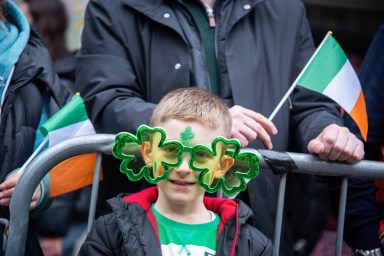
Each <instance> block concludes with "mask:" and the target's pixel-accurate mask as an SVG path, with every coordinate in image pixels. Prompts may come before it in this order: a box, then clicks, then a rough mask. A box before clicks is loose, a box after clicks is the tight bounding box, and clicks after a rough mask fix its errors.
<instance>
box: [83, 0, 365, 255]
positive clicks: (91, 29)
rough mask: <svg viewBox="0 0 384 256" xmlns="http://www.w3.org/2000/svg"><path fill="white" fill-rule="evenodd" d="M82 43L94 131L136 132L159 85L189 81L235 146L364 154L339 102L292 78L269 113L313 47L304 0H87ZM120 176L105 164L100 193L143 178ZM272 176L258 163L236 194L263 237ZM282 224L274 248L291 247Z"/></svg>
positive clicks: (273, 197) (351, 156)
mask: <svg viewBox="0 0 384 256" xmlns="http://www.w3.org/2000/svg"><path fill="white" fill-rule="evenodd" d="M81 45H82V47H81V49H80V51H79V54H78V65H77V71H76V85H77V86H79V90H80V92H81V93H82V95H83V97H84V100H85V104H86V106H87V110H88V111H89V115H90V118H91V120H92V122H93V123H94V125H95V129H96V131H97V132H101V133H117V132H120V131H123V130H127V131H130V132H132V131H135V130H136V129H137V128H138V127H139V125H141V124H143V123H148V122H149V118H150V116H151V115H152V112H153V109H154V108H155V107H156V104H157V103H158V102H159V101H160V99H161V98H162V97H163V96H164V95H165V94H166V93H168V92H170V91H172V90H175V89H177V88H179V87H180V86H196V87H201V88H207V89H209V90H211V91H212V92H214V93H215V94H217V95H218V96H219V97H220V98H222V99H223V100H224V101H225V102H226V103H227V105H228V107H229V109H230V113H231V116H232V118H233V126H232V132H231V136H232V137H235V138H238V139H239V140H240V141H241V143H242V145H243V146H248V147H252V148H257V149H265V148H267V149H271V148H272V146H273V149H274V150H277V151H287V150H290V151H297V152H310V153H313V154H316V155H318V156H319V157H321V158H322V159H329V160H336V161H347V162H354V161H357V160H360V159H361V158H362V157H363V155H364V149H363V146H362V142H361V141H359V140H357V138H356V137H355V136H354V135H353V134H351V133H350V132H349V131H348V129H346V128H345V127H342V125H343V121H342V119H341V117H340V113H339V109H338V106H337V105H336V104H335V103H334V102H332V101H331V100H330V99H327V98H326V97H325V96H323V95H320V94H318V93H314V92H311V91H308V90H306V89H304V88H301V87H297V88H296V89H295V90H294V91H293V93H292V94H291V96H290V98H289V99H288V101H287V102H286V103H285V104H284V105H283V107H282V108H281V109H280V111H279V112H278V113H277V115H276V116H275V117H274V119H273V123H272V122H271V121H270V120H268V118H267V117H268V116H269V115H271V113H272V112H273V110H274V109H275V107H276V106H277V104H278V103H279V101H280V100H281V98H282V97H283V95H284V94H285V93H286V92H287V91H288V88H289V87H290V86H291V83H293V81H294V80H295V78H296V76H297V75H298V73H299V71H300V70H301V69H302V68H303V67H304V65H305V64H306V62H307V61H308V60H309V58H310V56H311V54H312V53H313V52H314V50H315V47H314V43H313V40H312V35H311V32H310V28H309V24H308V21H307V19H306V16H305V9H304V6H303V3H302V1H299V0H247V1H226V0H217V1H208V0H204V1H197V0H194V1H186V0H185V1H184V0H175V1H163V0H154V1H139V0H116V1H108V0H93V1H90V2H89V3H88V6H87V10H86V15H85V24H84V29H83V34H82V43H81ZM127 109H128V110H129V111H127ZM277 131H279V132H278V133H277ZM272 135H273V136H272ZM256 138H257V139H258V140H255V139H256ZM117 169H118V164H117V162H116V161H115V160H114V159H113V158H112V157H109V158H108V157H106V158H104V159H103V170H117ZM120 175H121V174H119V172H116V171H115V172H113V171H108V172H104V173H103V178H104V180H103V182H102V183H101V184H100V190H99V191H100V193H99V197H98V198H99V202H104V201H105V200H106V199H107V198H110V197H112V196H115V195H117V194H118V193H119V191H127V192H134V191H138V190H139V189H142V188H143V187H146V186H148V185H147V184H146V183H141V184H140V183H136V184H135V183H129V182H127V181H124V179H122V178H121V177H120ZM278 184H279V176H278V175H274V174H273V173H272V172H271V171H263V172H261V175H260V177H259V178H258V179H254V180H251V181H250V184H249V185H248V189H247V191H246V192H243V193H241V194H240V195H239V197H240V198H242V199H243V200H244V201H245V202H246V203H247V204H248V205H249V206H251V208H252V210H253V211H254V214H255V218H253V225H254V226H255V227H257V228H258V229H260V230H261V231H262V232H263V233H264V234H265V235H266V236H267V237H269V238H272V237H273V234H274V222H275V216H276V204H277V197H278ZM289 200H290V195H287V201H288V202H287V204H289ZM259 207H263V209H264V210H263V211H257V209H259ZM98 209H99V211H100V212H102V210H103V209H104V208H103V206H102V204H99V207H98ZM292 210H294V209H292ZM292 214H294V213H292ZM284 223H285V225H284V226H285V230H283V237H282V250H283V252H284V253H282V254H284V255H289V254H292V253H293V250H292V246H291V245H292V243H291V240H292V239H291V232H290V230H289V221H285V222H284Z"/></svg>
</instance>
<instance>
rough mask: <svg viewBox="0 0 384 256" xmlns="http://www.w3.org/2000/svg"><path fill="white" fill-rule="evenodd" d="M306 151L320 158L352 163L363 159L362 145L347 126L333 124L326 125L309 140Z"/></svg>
mask: <svg viewBox="0 0 384 256" xmlns="http://www.w3.org/2000/svg"><path fill="white" fill-rule="evenodd" d="M308 151H309V152H310V153H313V154H317V155H318V156H319V157H320V158H321V159H324V160H331V161H346V162H348V163H354V162H356V161H359V160H361V159H363V157H364V146H363V143H362V142H361V141H360V140H359V139H357V137H356V136H355V135H354V134H352V133H351V132H350V131H349V130H348V129H347V128H345V127H341V126H338V125H335V124H332V125H329V126H327V127H326V128H325V129H324V130H323V131H322V132H321V133H320V134H319V136H317V138H315V139H313V140H312V141H310V143H309V144H308Z"/></svg>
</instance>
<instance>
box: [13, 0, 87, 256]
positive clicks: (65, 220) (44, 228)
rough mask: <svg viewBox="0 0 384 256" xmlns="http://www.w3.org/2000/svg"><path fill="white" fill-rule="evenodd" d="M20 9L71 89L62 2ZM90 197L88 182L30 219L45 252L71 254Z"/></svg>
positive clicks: (27, 2)
mask: <svg viewBox="0 0 384 256" xmlns="http://www.w3.org/2000/svg"><path fill="white" fill-rule="evenodd" d="M20 9H21V10H22V11H23V12H24V14H25V15H26V17H28V21H29V23H30V25H31V27H33V28H34V29H36V31H37V32H38V33H39V34H40V35H41V36H42V38H43V40H44V42H45V43H46V44H47V48H48V51H49V53H50V55H51V57H52V61H53V68H54V70H55V72H56V73H57V74H58V76H59V78H60V82H61V84H62V86H63V87H68V88H70V89H71V90H74V89H75V66H76V62H75V55H74V53H72V52H70V51H69V49H68V47H67V40H66V32H67V28H68V14H67V11H66V7H65V5H64V3H63V2H62V1H61V0H24V1H22V2H21V3H20ZM90 197H91V187H90V186H87V187H85V188H82V189H78V190H76V191H72V192H69V193H66V194H64V195H60V196H57V197H55V200H54V201H53V202H52V204H51V205H50V207H49V208H48V209H46V210H45V211H44V212H43V213H42V214H40V215H39V216H36V218H34V219H33V220H32V221H34V223H35V225H36V230H37V233H38V235H39V241H40V244H41V247H42V249H43V252H44V255H45V256H51V255H64V256H72V255H73V254H74V245H75V243H76V242H77V240H79V239H80V237H81V236H83V235H84V234H85V229H86V225H87V217H88V211H89V204H90V203H89V202H90ZM75 254H77V252H76V253H75Z"/></svg>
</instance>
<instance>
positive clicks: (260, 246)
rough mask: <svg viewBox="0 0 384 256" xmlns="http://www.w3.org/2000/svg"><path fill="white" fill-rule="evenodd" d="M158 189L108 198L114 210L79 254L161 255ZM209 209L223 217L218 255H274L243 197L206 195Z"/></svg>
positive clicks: (99, 224)
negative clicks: (155, 208)
mask: <svg viewBox="0 0 384 256" xmlns="http://www.w3.org/2000/svg"><path fill="white" fill-rule="evenodd" d="M157 196H158V190H157V188H149V189H146V190H143V191H141V192H139V193H136V194H133V195H130V196H126V195H119V196H118V197H115V198H112V199H110V200H108V204H109V206H110V207H111V209H112V211H113V213H110V214H107V215H104V216H102V217H100V218H99V219H98V220H97V221H96V222H95V224H94V226H93V228H92V230H91V232H90V233H89V234H88V237H87V239H86V240H85V242H84V244H83V246H82V248H81V250H80V253H79V255H92V256H97V255H121V256H123V255H132V256H133V255H142V256H144V255H151V256H157V255H158V256H161V247H160V240H159V237H158V230H157V224H156V219H155V217H154V215H153V213H152V211H151V204H153V203H155V202H156V199H157ZM204 204H205V206H206V207H207V209H208V210H211V211H213V212H216V213H218V214H219V215H220V217H221V222H220V224H219V227H218V235H217V245H216V255H222V256H227V255H228V256H229V255H231V256H234V255H239V256H243V255H273V248H272V243H271V241H270V240H269V239H267V238H266V237H265V236H264V235H263V234H262V233H260V231H258V230H257V229H255V228H253V227H252V226H251V225H250V224H249V223H248V221H249V219H250V218H251V217H252V211H251V209H250V208H249V207H247V206H246V205H245V204H244V203H242V202H241V201H239V200H236V201H234V200H230V199H219V198H209V197H205V198H204Z"/></svg>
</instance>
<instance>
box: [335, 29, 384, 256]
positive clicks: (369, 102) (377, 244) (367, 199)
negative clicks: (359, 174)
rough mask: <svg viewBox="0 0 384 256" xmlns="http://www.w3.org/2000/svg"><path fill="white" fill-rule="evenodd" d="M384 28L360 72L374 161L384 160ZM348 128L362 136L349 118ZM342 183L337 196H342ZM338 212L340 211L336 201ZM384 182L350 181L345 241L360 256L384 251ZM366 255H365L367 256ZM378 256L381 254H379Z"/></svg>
mask: <svg viewBox="0 0 384 256" xmlns="http://www.w3.org/2000/svg"><path fill="white" fill-rule="evenodd" d="M383 47H384V25H381V27H380V28H379V29H378V31H377V33H376V35H375V37H374V38H373V40H372V42H371V44H370V46H369V48H368V50H367V53H366V54H365V57H364V60H363V62H362V64H361V67H360V71H359V79H360V82H361V87H362V90H363V93H364V97H365V102H366V106H367V113H368V123H369V127H368V136H367V140H366V141H365V142H364V148H365V151H366V156H365V158H366V159H368V160H374V161H383V160H384V151H383V146H384V132H383V131H384V112H383V111H382V102H383V101H384V93H383V86H384V52H383ZM345 120H346V125H347V126H348V127H350V129H351V131H352V132H354V133H356V134H357V136H360V134H359V130H358V127H357V126H356V125H355V124H354V122H353V121H352V120H351V118H349V117H348V116H345ZM338 185H339V184H335V186H334V187H333V190H332V191H333V193H339V190H340V188H339V186H338ZM334 208H335V210H337V209H338V204H337V202H334ZM383 216H384V183H383V181H379V180H377V181H372V180H362V179H356V178H355V179H349V182H348V197H347V204H346V212H345V227H344V238H345V241H346V242H347V243H348V244H349V245H350V246H351V247H352V248H353V250H354V251H357V252H356V255H375V254H374V253H373V251H374V250H379V249H378V248H381V251H382V252H383V251H384V217H383ZM369 251H372V253H371V254H369V253H368V252H369ZM364 253H365V254H364ZM376 255H377V254H376Z"/></svg>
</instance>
